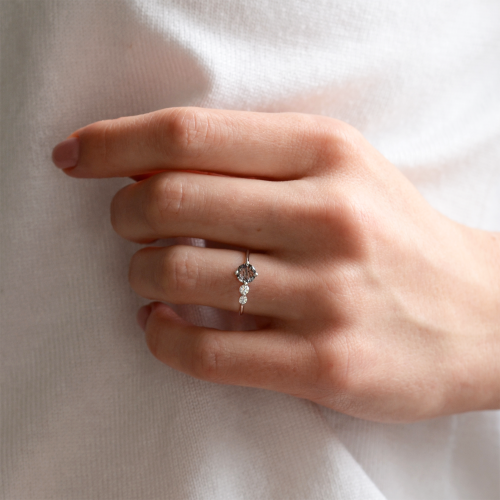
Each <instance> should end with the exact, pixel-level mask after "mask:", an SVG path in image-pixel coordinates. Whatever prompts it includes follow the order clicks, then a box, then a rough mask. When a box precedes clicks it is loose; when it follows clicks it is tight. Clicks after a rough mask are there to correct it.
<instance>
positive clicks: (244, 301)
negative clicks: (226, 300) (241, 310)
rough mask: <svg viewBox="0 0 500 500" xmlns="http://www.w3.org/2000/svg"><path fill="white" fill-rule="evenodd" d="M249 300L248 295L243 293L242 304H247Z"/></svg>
mask: <svg viewBox="0 0 500 500" xmlns="http://www.w3.org/2000/svg"><path fill="white" fill-rule="evenodd" d="M247 300H248V297H247V296H246V295H242V296H241V297H240V304H246V303H247Z"/></svg>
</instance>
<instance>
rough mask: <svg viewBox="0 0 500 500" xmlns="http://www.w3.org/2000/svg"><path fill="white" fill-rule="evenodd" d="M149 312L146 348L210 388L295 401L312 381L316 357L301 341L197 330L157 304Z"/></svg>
mask: <svg viewBox="0 0 500 500" xmlns="http://www.w3.org/2000/svg"><path fill="white" fill-rule="evenodd" d="M150 307H151V313H150V315H149V317H148V318H147V321H146V342H147V344H148V347H149V349H150V350H151V352H152V354H153V355H154V356H155V357H156V358H157V359H159V360H160V361H162V362H163V363H165V364H167V365H169V366H171V367H172V368H175V369H176V370H180V371H182V372H184V373H187V374H189V375H192V376H194V377H196V378H199V379H202V380H207V381H210V382H217V383H223V384H231V385H240V386H248V387H260V388H264V389H271V390H275V391H280V392H285V393H290V394H294V395H296V396H299V397H300V396H301V395H302V394H305V392H306V390H305V388H306V387H307V386H308V385H310V384H312V382H313V381H315V380H317V373H316V372H317V365H318V364H317V362H316V353H315V351H314V349H313V347H312V345H311V344H310V343H309V342H308V341H307V340H306V339H304V337H302V336H298V335H293V334H288V333H286V332H281V331H277V330H258V331H251V332H249V331H245V332H239V331H233V332H226V331H220V330H214V329H210V328H203V327H197V326H194V325H192V324H190V323H188V322H186V321H184V320H183V319H181V318H180V317H179V316H177V315H176V314H175V312H174V311H172V309H170V308H169V307H168V306H166V305H165V304H161V303H158V302H156V303H153V304H151V306H150ZM141 319H143V318H141Z"/></svg>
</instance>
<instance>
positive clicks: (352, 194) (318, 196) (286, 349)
mask: <svg viewBox="0 0 500 500" xmlns="http://www.w3.org/2000/svg"><path fill="white" fill-rule="evenodd" d="M71 137H76V138H77V139H78V140H77V142H78V144H79V157H78V163H77V165H76V166H75V167H71V168H65V169H64V172H65V173H66V174H67V175H69V176H71V177H75V178H107V177H133V178H134V179H135V180H136V182H134V183H132V184H130V185H128V186H126V187H125V188H123V189H121V190H120V191H119V192H118V193H117V194H116V196H115V197H114V199H113V201H112V205H111V221H112V225H113V228H114V229H115V231H116V232H117V233H118V234H119V235H120V236H122V237H123V238H125V239H127V240H131V241H135V242H139V243H145V244H147V243H151V242H153V241H155V240H157V239H159V238H165V237H176V236H187V237H198V238H205V239H208V240H211V241H214V242H219V243H221V244H224V245H226V249H222V248H220V249H217V248H195V247H189V246H182V245H179V246H174V247H168V248H158V247H146V248H143V249H141V250H139V251H138V252H137V253H136V254H135V255H134V257H133V258H132V260H131V263H130V273H129V278H130V284H131V286H132V288H133V289H134V290H135V291H136V292H137V293H138V294H139V295H141V296H143V297H146V298H148V299H150V300H153V301H155V302H153V303H152V304H151V305H149V306H145V307H143V308H141V310H139V313H138V321H139V323H140V324H141V325H142V326H143V328H144V329H145V335H146V342H147V345H148V346H149V349H150V350H151V352H152V353H153V355H154V356H155V357H157V358H158V359H159V360H160V361H162V362H163V363H166V364H167V365H169V366H171V367H173V368H175V369H177V370H181V371H183V372H185V373H188V374H190V375H192V376H194V377H197V378H200V379H203V380H208V381H212V382H217V383H223V384H235V385H241V386H251V387H260V388H265V389H270V390H274V391H279V392H284V393H287V394H291V395H294V396H297V397H300V398H306V399H309V400H312V401H314V402H316V403H319V404H321V405H324V406H327V407H329V408H333V409H334V410H337V411H340V412H343V413H347V414H349V415H353V416H356V417H360V418H365V419H369V420H375V421H384V422H409V421H415V420H420V419H426V418H432V417H437V416H440V415H446V414H451V413H458V412H465V411H472V410H481V409H493V408H500V387H499V385H500V363H499V361H498V360H499V359H500V326H499V325H500V234H498V233H490V232H486V231H480V230H476V229H472V228H469V227H466V226H463V225H460V224H458V223H456V222H453V221H451V220H450V219H448V218H446V217H444V216H443V215H441V214H440V213H438V212H437V211H435V210H434V209H433V208H432V207H431V206H430V205H429V204H428V203H427V202H426V201H425V200H424V199H423V198H422V196H421V195H420V194H419V193H418V192H417V190H416V189H415V188H414V187H413V185H412V184H411V183H410V182H409V181H408V180H407V179H406V178H405V177H404V176H403V175H402V174H401V173H400V172H399V171H398V169H397V168H396V167H394V166H393V165H392V164H391V163H390V162H389V161H388V160H387V159H385V158H384V157H383V156H382V155H381V154H380V153H379V152H378V151H377V150H375V149H374V148H373V147H372V146H371V145H370V144H369V143H368V142H367V141H366V140H365V139H364V138H363V137H362V135H361V134H360V133H359V132H358V131H357V130H355V129H354V128H352V127H350V126H349V125H347V124H345V123H342V122H340V121H338V120H334V119H330V118H325V117H319V116H311V115H303V114H296V113H283V114H267V113H247V112H236V111H221V110H209V109H198V108H171V109H165V110H161V111H157V112H154V113H149V114H146V115H141V116H135V117H127V118H120V119H117V120H107V121H101V122H97V123H93V124H91V125H88V126H86V127H84V128H82V129H79V130H77V131H76V132H74V133H73V134H72V135H71ZM56 149H57V148H56ZM54 154H55V156H57V153H56V150H55V153H54ZM207 174H210V175H207ZM235 247H237V248H238V250H237V249H232V248H235ZM228 248H229V249H228ZM245 248H249V249H250V251H251V258H250V262H251V263H252V264H253V265H254V266H255V268H256V269H257V270H258V272H259V276H258V278H257V279H256V280H255V281H254V282H252V283H251V284H250V293H249V294H248V303H247V304H246V306H245V313H248V314H252V315H256V316H257V320H258V326H259V329H258V330H256V331H250V332H249V331H245V332H240V331H232V332H229V331H220V330H214V329H209V328H202V327H197V326H194V325H192V324H189V323H187V322H186V321H184V320H183V319H181V318H180V317H179V316H177V315H176V314H175V313H174V312H173V311H172V309H171V308H169V307H168V306H167V305H165V304H163V303H161V301H168V302H171V303H177V304H185V303H189V304H200V305H208V306H213V307H217V308H221V309H227V310H233V311H237V310H238V309H239V304H238V296H239V294H238V286H239V282H238V281H237V280H236V279H235V276H234V270H235V269H236V268H237V267H238V266H239V265H240V264H241V263H242V262H243V258H244V254H243V253H242V251H241V249H245Z"/></svg>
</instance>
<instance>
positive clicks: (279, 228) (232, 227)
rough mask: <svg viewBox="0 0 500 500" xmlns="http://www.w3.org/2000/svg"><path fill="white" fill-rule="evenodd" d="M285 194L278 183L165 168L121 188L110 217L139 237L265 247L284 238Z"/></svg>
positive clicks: (128, 236) (124, 231)
mask: <svg viewBox="0 0 500 500" xmlns="http://www.w3.org/2000/svg"><path fill="white" fill-rule="evenodd" d="M289 198H290V196H289V195H287V196H285V191H284V190H283V186H282V183H276V182H270V181H262V180H257V179H238V178H234V177H220V176H211V175H200V174H193V173H186V172H166V173H162V174H157V175H155V176H153V177H151V178H149V179H146V180H144V181H142V182H138V183H135V184H129V185H128V186H125V187H124V188H122V189H121V190H120V191H119V192H118V193H117V194H116V195H115V197H114V199H113V202H112V204H111V222H112V225H113V227H114V229H115V231H116V232H117V233H118V234H119V235H120V236H122V237H123V238H126V239H129V240H132V241H135V242H139V243H142V242H148V241H154V240H156V239H159V238H167V237H181V236H185V237H193V238H204V239H209V240H212V241H219V242H223V243H227V244H231V245H236V246H246V247H251V248H259V249H261V250H264V249H268V248H273V247H276V246H279V245H282V244H283V243H282V240H283V236H284V235H286V234H287V230H286V226H287V224H286V217H282V216H281V214H282V213H285V212H286V207H287V206H288V205H289V202H288V200H289Z"/></svg>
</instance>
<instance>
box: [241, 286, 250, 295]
mask: <svg viewBox="0 0 500 500" xmlns="http://www.w3.org/2000/svg"><path fill="white" fill-rule="evenodd" d="M249 291H250V287H249V286H248V285H241V286H240V293H241V295H246V294H247V293H248V292H249Z"/></svg>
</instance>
